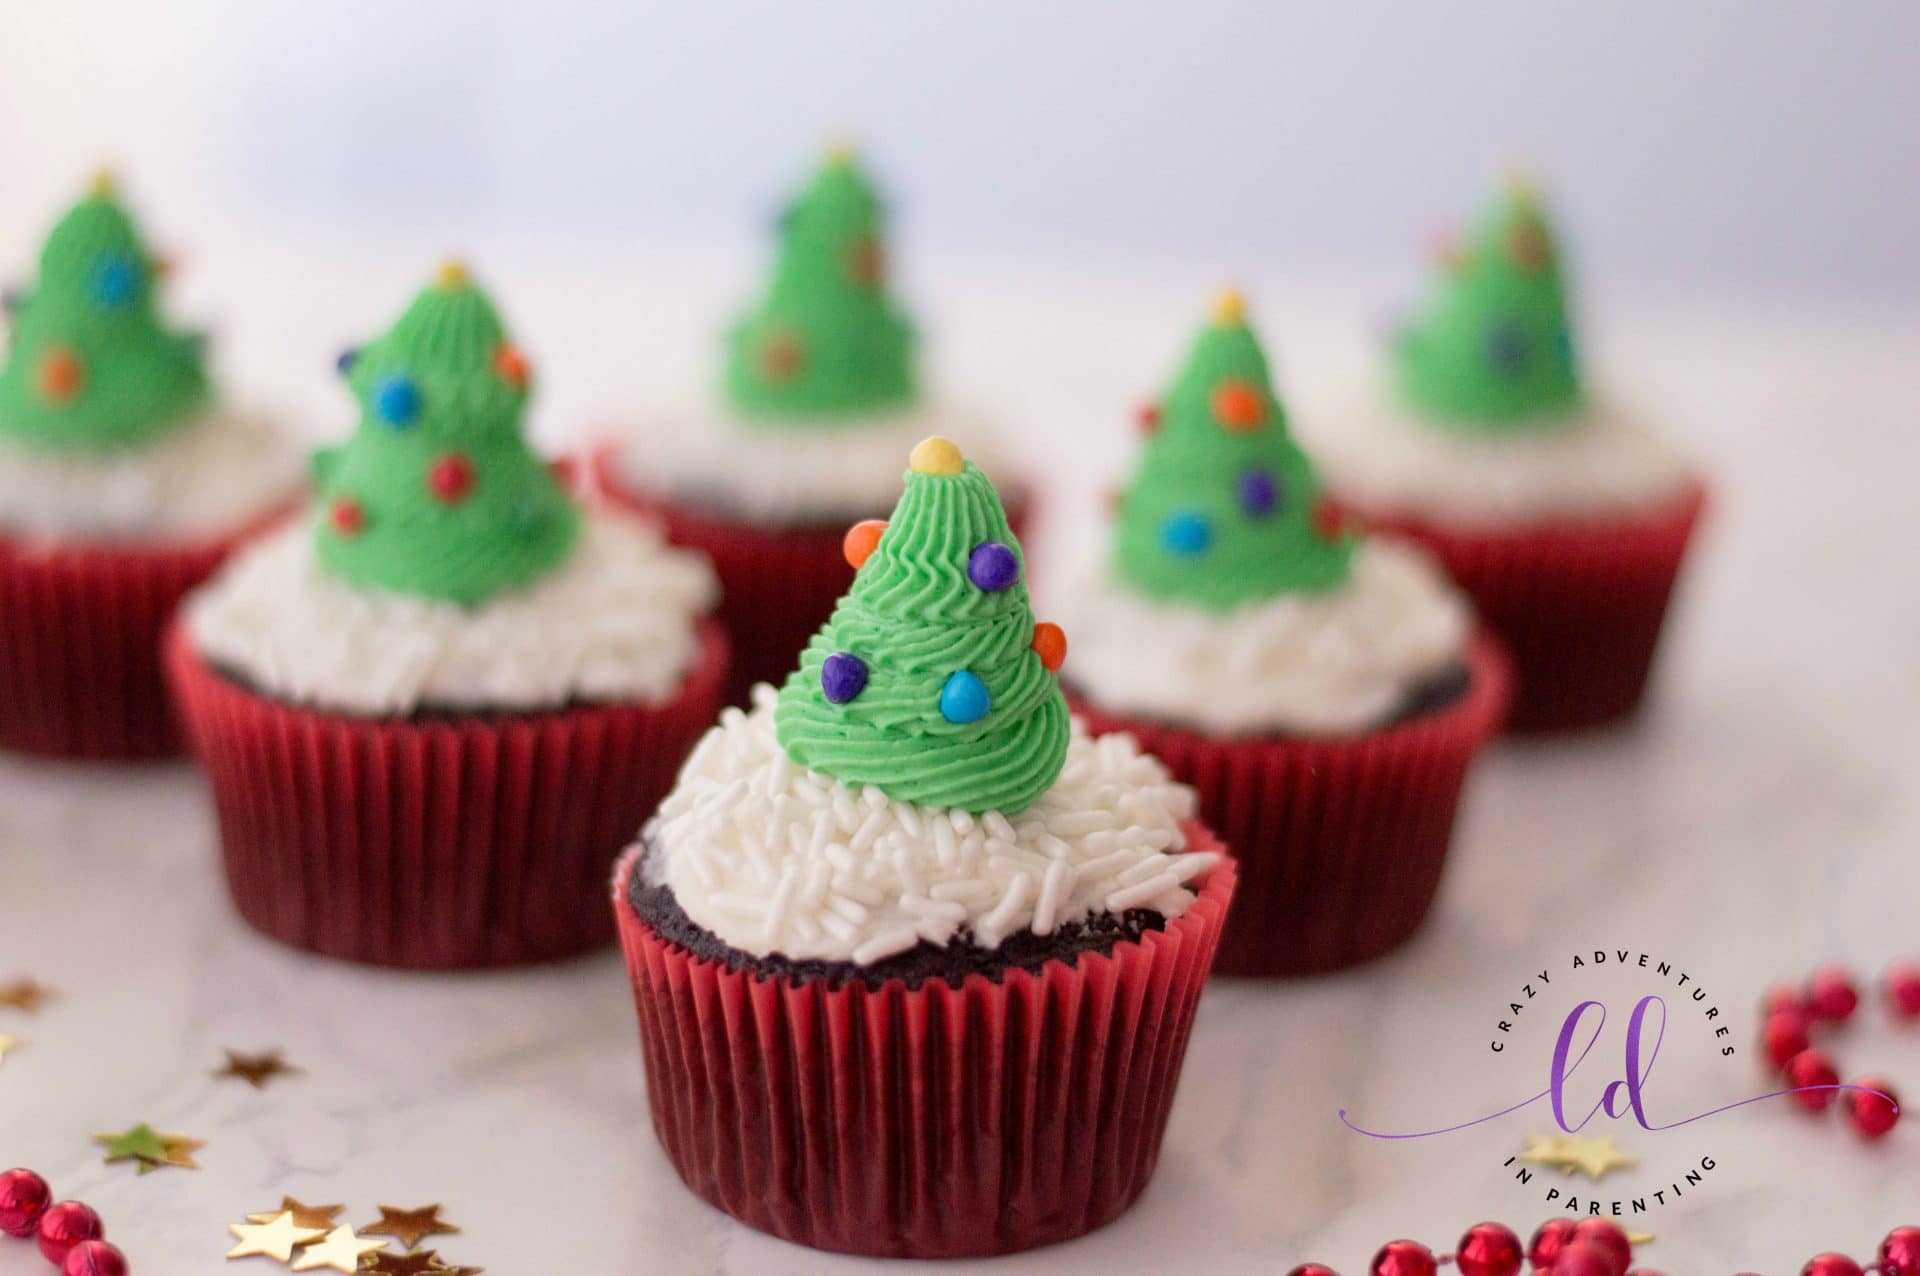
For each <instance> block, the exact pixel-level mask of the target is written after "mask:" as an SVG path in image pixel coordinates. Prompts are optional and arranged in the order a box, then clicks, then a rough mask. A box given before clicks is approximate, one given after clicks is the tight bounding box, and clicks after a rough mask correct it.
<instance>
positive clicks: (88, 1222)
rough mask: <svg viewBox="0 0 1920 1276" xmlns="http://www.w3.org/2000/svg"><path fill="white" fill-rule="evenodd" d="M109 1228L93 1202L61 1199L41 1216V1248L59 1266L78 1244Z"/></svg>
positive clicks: (95, 1237) (51, 1261)
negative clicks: (86, 1203)
mask: <svg viewBox="0 0 1920 1276" xmlns="http://www.w3.org/2000/svg"><path fill="white" fill-rule="evenodd" d="M106 1230H107V1229H106V1228H105V1226H103V1225H102V1224H101V1222H100V1216H99V1215H98V1214H96V1213H94V1212H93V1207H92V1206H91V1205H82V1204H81V1203H80V1202H79V1201H61V1202H60V1203H59V1204H58V1205H55V1206H52V1207H50V1208H49V1209H48V1210H47V1212H46V1213H45V1214H42V1215H41V1216H40V1233H39V1240H40V1252H41V1253H42V1254H45V1255H46V1256H47V1261H48V1262H49V1263H52V1264H53V1265H54V1266H55V1267H59V1266H62V1265H64V1264H65V1263H66V1261H67V1255H68V1253H70V1252H71V1251H72V1249H73V1247H74V1246H76V1245H78V1244H79V1243H80V1242H81V1241H97V1240H99V1239H100V1237H101V1236H102V1235H104V1234H105V1232H106Z"/></svg>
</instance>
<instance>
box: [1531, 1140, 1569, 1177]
mask: <svg viewBox="0 0 1920 1276" xmlns="http://www.w3.org/2000/svg"><path fill="white" fill-rule="evenodd" d="M1560 1147H1561V1138H1560V1136H1559V1135H1557V1134H1529V1135H1528V1136H1527V1150H1526V1151H1524V1152H1522V1153H1521V1154H1520V1159H1521V1160H1523V1161H1526V1162H1529V1163H1531V1164H1533V1165H1547V1166H1552V1167H1553V1168H1554V1169H1556V1170H1564V1169H1566V1168H1567V1163H1566V1160H1565V1159H1564V1158H1563V1156H1562V1155H1561V1151H1560Z"/></svg>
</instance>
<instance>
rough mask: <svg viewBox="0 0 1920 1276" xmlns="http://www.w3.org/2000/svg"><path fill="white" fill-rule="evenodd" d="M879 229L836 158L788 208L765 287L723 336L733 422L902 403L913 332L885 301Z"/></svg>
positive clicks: (867, 190) (846, 164)
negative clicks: (734, 413) (737, 417)
mask: <svg viewBox="0 0 1920 1276" xmlns="http://www.w3.org/2000/svg"><path fill="white" fill-rule="evenodd" d="M883 222H884V210H883V209H882V207H881V205H880V200H879V197H878V196H877V195H875V193H874V190H873V185H872V183H871V182H870V181H869V180H868V179H867V176H866V174H865V173H864V172H862V171H861V169H860V167H859V165H858V164H857V163H856V162H855V161H854V158H853V156H852V155H851V154H850V153H848V152H844V151H840V152H835V153H834V154H833V155H831V156H829V157H828V159H827V162H826V163H825V164H824V165H823V166H822V167H821V168H820V170H819V171H818V172H817V173H816V174H815V175H814V177H813V180H812V181H811V182H810V183H809V184H808V185H807V187H806V189H805V190H803V191H801V193H800V195H799V196H798V198H796V199H795V200H794V201H793V202H792V203H791V204H789V205H788V207H787V209H786V211H785V213H783V214H782V215H781V218H780V250H779V257H778V260H777V262H776V263H775V266H774V274H773V281H772V283H771V285H770V286H769V287H768V289H767V292H766V295H765V296H764V297H763V298H762V299H761V301H760V303H759V305H758V306H756V307H755V308H754V309H753V310H751V311H750V312H748V313H747V314H746V315H744V316H742V317H741V319H740V320H739V321H738V322H737V323H736V324H735V325H734V327H733V329H732V331H731V332H730V333H729V334H728V338H727V368H726V392H727V398H728V400H729V402H730V403H731V404H732V405H733V407H734V408H735V409H736V410H737V411H738V412H739V413H740V414H741V416H742V417H744V418H746V419H747V420H750V421H755V422H762V423H766V424H769V425H792V426H805V425H808V424H813V423H820V422H829V423H831V422H835V421H844V419H845V418H846V417H848V416H858V415H863V414H877V413H882V412H885V411H888V410H890V409H894V408H899V407H903V406H905V405H907V404H909V403H911V402H912V401H913V398H914V392H915V389H914V372H913V329H912V327H911V325H909V324H908V322H907V320H906V319H905V318H904V317H903V316H902V315H901V314H900V312H899V311H898V310H897V309H896V308H895V307H894V304H893V301H892V299H891V298H890V297H888V295H887V286H886V251H885V226H884V224H883Z"/></svg>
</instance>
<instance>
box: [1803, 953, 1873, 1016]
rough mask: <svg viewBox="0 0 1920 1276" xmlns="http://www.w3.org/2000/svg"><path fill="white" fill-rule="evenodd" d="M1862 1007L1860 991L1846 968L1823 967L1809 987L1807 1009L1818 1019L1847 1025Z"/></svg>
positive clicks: (1817, 971)
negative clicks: (1854, 1013) (1855, 1012)
mask: <svg viewBox="0 0 1920 1276" xmlns="http://www.w3.org/2000/svg"><path fill="white" fill-rule="evenodd" d="M1859 1005H1860V989H1859V988H1858V987H1857V986H1856V985H1855V984H1854V982H1853V976H1852V975H1851V974H1849V973H1848V972H1847V969H1846V967H1844V966H1822V967H1821V968H1820V969H1818V970H1816V971H1814V972H1813V979H1812V981H1811V982H1810V983H1808V985H1807V1009H1808V1010H1809V1011H1811V1012H1812V1013H1813V1017H1814V1018H1816V1019H1824V1020H1826V1021H1827V1022H1829V1023H1845V1022H1846V1021H1847V1020H1848V1019H1849V1018H1851V1017H1852V1016H1853V1012H1854V1010H1855V1009H1857V1008H1858V1007H1859Z"/></svg>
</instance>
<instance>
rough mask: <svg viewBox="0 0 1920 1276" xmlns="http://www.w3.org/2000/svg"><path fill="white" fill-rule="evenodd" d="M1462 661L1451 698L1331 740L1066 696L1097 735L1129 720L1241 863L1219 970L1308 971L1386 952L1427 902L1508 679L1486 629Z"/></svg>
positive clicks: (1122, 727)
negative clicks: (1247, 734) (1131, 713)
mask: <svg viewBox="0 0 1920 1276" xmlns="http://www.w3.org/2000/svg"><path fill="white" fill-rule="evenodd" d="M1467 670H1468V675H1469V681H1468V686H1467V689H1466V691H1465V692H1464V693H1463V694H1462V695H1461V696H1460V697H1459V698H1458V699H1457V700H1455V701H1453V702H1452V703H1451V704H1449V705H1447V706H1445V707H1443V708H1441V709H1438V710H1436V711H1434V712H1431V713H1426V714H1422V715H1420V716H1418V717H1415V718H1410V719H1408V720H1407V721H1405V722H1401V723H1397V724H1395V725H1393V726H1390V727H1386V728H1383V729H1381V730H1378V731H1370V732H1368V733H1366V734H1365V735H1359V736H1352V737H1347V738H1338V739H1309V738H1288V737H1281V736H1266V737H1251V738H1233V737H1225V736H1222V737H1217V738H1216V737H1212V736H1207V735H1202V734H1199V733H1198V732H1195V731H1189V730H1185V729H1182V728H1179V727H1173V726H1168V725H1165V724H1161V723H1155V722H1144V721H1138V720H1135V719H1131V718H1128V717H1125V716H1123V715H1120V714H1115V713H1107V712H1105V711H1103V710H1101V709H1100V708H1098V707H1097V706H1094V705H1090V704H1087V703H1085V702H1084V701H1083V700H1081V699H1079V698H1078V697H1073V698H1072V699H1073V710H1074V712H1075V713H1077V714H1079V715H1080V716H1081V717H1083V718H1084V719H1085V720H1086V723H1087V726H1088V728H1089V729H1090V730H1092V731H1093V732H1094V733H1095V734H1096V735H1103V734H1105V733H1107V732H1109V731H1125V732H1127V733H1128V734H1130V735H1132V736H1133V737H1134V738H1135V739H1136V740H1138V741H1139V742H1140V746H1141V748H1142V749H1144V750H1145V751H1147V752H1148V753H1151V754H1154V755H1155V756H1157V757H1158V758H1159V759H1160V760H1161V761H1162V762H1164V763H1166V764H1167V766H1168V768H1169V769H1170V770H1172V772H1173V774H1174V775H1175V776H1176V777H1178V778H1179V779H1181V780H1183V781H1185V782H1186V783H1188V784H1191V785H1192V786H1193V787H1194V788H1195V790H1197V791H1198V793H1199V795H1200V819H1201V821H1202V822H1203V823H1205V824H1206V825H1207V827H1209V828H1211V829H1212V830H1213V831H1214V835H1215V836H1216V837H1218V838H1219V839H1220V840H1221V841H1222V842H1224V843H1226V846H1227V853H1228V854H1230V855H1232V856H1233V857H1234V860H1235V861H1236V863H1237V864H1238V866H1239V870H1240V891H1239V897H1238V899H1237V902H1236V903H1235V904H1234V909H1233V915H1232V916H1231V917H1230V918H1228V920H1227V928H1226V934H1225V935H1224V936H1223V937H1222V938H1221V941H1220V956H1219V958H1218V959H1217V960H1216V961H1215V962H1214V969H1215V970H1216V971H1219V972H1222V973H1226V974H1236V975H1307V974H1316V973H1320V972H1324V971H1330V970H1339V969H1342V968H1344V967H1348V966H1353V965H1358V964H1359V963H1361V962H1365V961H1369V960H1371V959H1373V958H1375V957H1378V956H1380V955H1382V954H1383V953H1387V952H1390V951H1392V950H1393V949H1395V948H1397V947H1399V946H1400V945H1401V944H1403V943H1405V942H1406V941H1407V940H1408V939H1409V938H1411V937H1412V935H1413V933H1414V932H1415V931H1416V930H1418V929H1419V927H1420V923H1421V922H1422V921H1424V920H1425V919H1426V916H1427V912H1428V910H1429V909H1431V908H1432V906H1433V900H1434V896H1435V895H1436V894H1437V893H1438V891H1439V887H1440V874H1441V870H1442V868H1443V867H1444V866H1445V864H1446V859H1447V847H1448V844H1449V842H1450V841H1451V840H1452V836H1453V817H1454V812H1455V809H1456V808H1457V806H1458V804H1459V800H1460V790H1461V788H1462V786H1463V785H1464V784H1465V782H1466V778H1467V771H1468V767H1469V765H1470V764H1471V763H1472V761H1473V758H1474V755H1475V754H1476V753H1478V752H1479V750H1480V747H1481V746H1482V745H1483V744H1484V743H1485V742H1486V741H1487V739H1488V737H1489V736H1491V735H1492V734H1493V733H1494V732H1495V731H1496V730H1497V729H1498V727H1499V723H1500V716H1501V714H1502V712H1503V711H1504V709H1505V706H1506V703H1507V695H1508V689H1509V683H1510V679H1509V675H1508V672H1507V665H1506V660H1505V658H1504V657H1503V656H1502V655H1501V653H1500V649H1499V647H1498V645H1497V644H1496V643H1495V642H1493V641H1492V640H1491V639H1489V638H1486V637H1485V636H1480V637H1476V638H1475V639H1474V641H1473V643H1472V644H1471V646H1470V647H1469V649H1468V652H1467Z"/></svg>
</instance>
